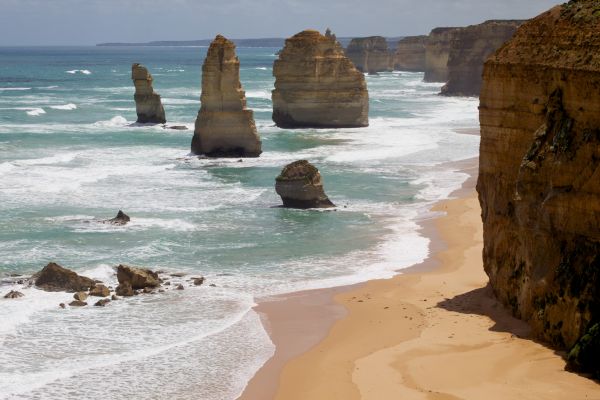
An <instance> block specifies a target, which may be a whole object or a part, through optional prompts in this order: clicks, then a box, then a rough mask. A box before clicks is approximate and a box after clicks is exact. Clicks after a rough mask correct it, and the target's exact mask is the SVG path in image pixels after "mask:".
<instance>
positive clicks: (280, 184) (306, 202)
mask: <svg viewBox="0 0 600 400" xmlns="http://www.w3.org/2000/svg"><path fill="white" fill-rule="evenodd" d="M275 191H276V192H277V194H279V196H281V200H282V201H283V206H284V207H288V208H302V209H306V208H331V207H335V204H333V203H332V202H331V201H330V200H329V198H328V197H327V195H326V194H325V190H324V189H323V181H322V179H321V174H320V173H319V170H318V169H317V168H316V167H315V166H314V165H312V164H311V163H309V162H308V161H306V160H299V161H294V162H293V163H291V164H288V165H286V166H285V167H284V168H283V170H282V171H281V174H279V176H278V177H277V178H276V179H275Z"/></svg>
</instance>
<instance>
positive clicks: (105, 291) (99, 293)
mask: <svg viewBox="0 0 600 400" xmlns="http://www.w3.org/2000/svg"><path fill="white" fill-rule="evenodd" d="M90 296H95V297H108V296H110V289H109V288H107V287H106V286H104V285H102V284H97V285H96V286H94V287H93V288H92V290H90Z"/></svg>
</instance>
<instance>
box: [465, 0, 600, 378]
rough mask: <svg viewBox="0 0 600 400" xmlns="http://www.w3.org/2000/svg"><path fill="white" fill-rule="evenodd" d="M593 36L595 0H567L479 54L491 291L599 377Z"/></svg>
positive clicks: (599, 74)
mask: <svg viewBox="0 0 600 400" xmlns="http://www.w3.org/2000/svg"><path fill="white" fill-rule="evenodd" d="M599 33H600V3H599V2H598V1H597V0H595V1H594V0H580V1H571V2H569V3H568V4H566V5H564V6H558V7H555V8H553V9H552V10H550V11H548V12H546V13H544V14H542V15H540V16H539V17H537V18H535V19H533V20H531V21H529V22H527V23H525V24H524V25H522V26H521V28H519V30H518V31H517V33H516V34H515V36H514V38H513V39H512V40H511V41H510V42H508V43H507V44H506V45H504V46H503V47H502V48H501V49H500V50H498V52H497V53H496V54H495V55H494V56H492V57H491V58H490V59H489V60H488V61H487V62H486V64H485V67H484V72H483V86H482V90H481V105H480V121H481V154H480V172H479V173H480V175H479V180H478V183H477V190H478V192H479V199H480V202H481V207H482V218H483V223H484V251H483V260H484V267H485V271H486V272H487V274H488V275H489V277H490V283H491V285H492V287H493V289H494V291H495V293H496V295H497V296H498V298H499V299H500V300H501V301H502V302H504V304H506V305H507V306H508V307H510V309H511V310H512V312H513V313H514V314H515V315H516V316H517V317H520V318H522V319H525V320H527V321H529V323H530V324H531V326H532V328H533V333H534V334H535V335H536V336H537V337H539V338H541V339H542V340H544V341H547V342H549V343H551V344H552V345H554V346H557V347H560V348H566V349H570V348H572V346H573V345H574V344H576V343H577V345H576V346H575V347H573V348H572V350H571V354H570V356H569V364H570V367H571V368H574V369H579V370H588V371H592V372H594V371H595V373H596V374H598V376H600V358H599V357H598V354H600V333H599V329H598V322H600V112H599V110H600V34H599ZM580 338H581V339H580ZM578 341H579V342H578ZM594 354H595V355H594Z"/></svg>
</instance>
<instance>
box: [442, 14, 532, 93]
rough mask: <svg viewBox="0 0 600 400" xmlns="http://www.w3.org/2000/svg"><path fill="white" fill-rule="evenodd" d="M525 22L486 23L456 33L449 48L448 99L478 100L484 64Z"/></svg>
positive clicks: (445, 87) (444, 89)
mask: <svg viewBox="0 0 600 400" xmlns="http://www.w3.org/2000/svg"><path fill="white" fill-rule="evenodd" d="M523 22H524V21H515V20H506V21H486V22H484V23H483V24H479V25H471V26H468V27H466V28H463V29H461V30H459V31H457V32H456V33H455V34H454V38H453V39H452V42H451V45H450V55H449V57H448V82H447V83H446V85H445V86H444V87H443V88H442V94H443V95H447V96H479V92H480V90H481V75H482V73H483V64H484V63H485V61H486V60H487V59H488V57H489V56H491V55H492V54H493V53H494V52H495V51H496V50H498V49H499V48H500V46H502V45H503V44H504V43H505V42H506V41H508V40H509V39H510V38H511V37H512V36H513V35H514V34H515V32H516V31H517V28H519V26H521V24H523Z"/></svg>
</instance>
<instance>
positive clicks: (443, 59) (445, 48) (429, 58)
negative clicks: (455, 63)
mask: <svg viewBox="0 0 600 400" xmlns="http://www.w3.org/2000/svg"><path fill="white" fill-rule="evenodd" d="M461 29H463V28H435V29H434V30H432V31H431V33H430V34H429V39H427V45H426V46H425V78H424V80H425V82H447V81H448V58H449V56H450V46H451V44H452V41H453V39H454V37H455V35H456V34H457V33H458V32H459V31H460V30H461Z"/></svg>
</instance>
